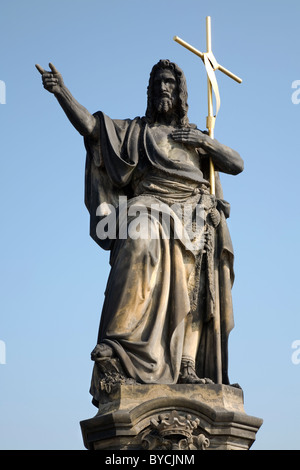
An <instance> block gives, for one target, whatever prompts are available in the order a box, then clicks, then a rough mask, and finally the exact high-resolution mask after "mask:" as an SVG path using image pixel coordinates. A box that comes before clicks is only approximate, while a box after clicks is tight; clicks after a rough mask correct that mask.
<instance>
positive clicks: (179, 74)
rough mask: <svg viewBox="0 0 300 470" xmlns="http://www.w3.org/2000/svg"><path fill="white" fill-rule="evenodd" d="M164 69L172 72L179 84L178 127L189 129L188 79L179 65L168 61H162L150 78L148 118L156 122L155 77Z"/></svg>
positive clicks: (155, 66) (156, 65)
mask: <svg viewBox="0 0 300 470" xmlns="http://www.w3.org/2000/svg"><path fill="white" fill-rule="evenodd" d="M163 69H168V70H171V72H173V73H174V76H175V79H176V82H177V89H178V109H177V113H176V114H177V115H178V125H179V126H180V127H188V126H189V120H188V116H187V112H188V104H187V97H188V93H187V86H186V79H185V76H184V73H183V71H182V70H181V69H180V68H179V67H178V65H176V64H174V63H173V62H170V61H169V60H168V59H164V60H160V61H159V62H158V63H157V64H155V65H154V67H153V68H152V70H151V73H150V78H149V85H148V89H147V110H146V118H147V120H148V122H149V123H153V122H155V118H156V109H155V107H154V100H153V94H154V91H153V90H154V88H153V83H154V77H155V75H156V73H157V72H158V71H160V70H163Z"/></svg>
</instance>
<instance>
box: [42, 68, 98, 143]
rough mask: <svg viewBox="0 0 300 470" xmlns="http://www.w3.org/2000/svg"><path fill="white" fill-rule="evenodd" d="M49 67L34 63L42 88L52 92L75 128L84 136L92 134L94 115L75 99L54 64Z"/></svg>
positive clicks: (94, 123)
mask: <svg viewBox="0 0 300 470" xmlns="http://www.w3.org/2000/svg"><path fill="white" fill-rule="evenodd" d="M49 67H50V69H51V72H50V71H46V70H44V69H43V68H42V67H41V66H40V65H38V64H37V65H36V68H37V70H38V71H39V72H40V74H41V75H42V80H43V85H44V88H45V89H46V90H47V91H49V92H50V93H53V94H54V96H55V97H56V99H57V101H58V102H59V104H60V105H61V107H62V109H63V110H64V112H65V114H66V116H67V117H68V119H69V121H70V122H71V124H72V125H73V126H74V127H75V129H76V130H77V131H78V132H79V133H80V134H81V135H82V136H84V137H86V136H92V134H93V131H94V129H95V126H96V119H95V117H94V116H93V115H92V114H91V113H90V112H89V111H88V110H87V109H86V108H84V106H82V105H81V104H80V103H78V101H76V100H75V98H74V97H73V96H72V94H71V93H70V91H69V90H68V88H67V87H66V86H65V84H64V81H63V78H62V75H61V74H60V73H59V72H58V70H57V69H56V68H55V67H54V65H53V64H51V63H50V64H49Z"/></svg>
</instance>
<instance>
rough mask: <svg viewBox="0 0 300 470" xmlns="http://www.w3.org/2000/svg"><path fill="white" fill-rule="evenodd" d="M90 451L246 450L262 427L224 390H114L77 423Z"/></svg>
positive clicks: (239, 395)
mask: <svg viewBox="0 0 300 470" xmlns="http://www.w3.org/2000/svg"><path fill="white" fill-rule="evenodd" d="M80 425H81V430H82V435H83V441H84V445H85V447H86V448H87V449H94V450H145V449H146V450H248V449H250V447H251V445H252V444H253V442H254V441H255V438H256V433H257V431H258V429H259V428H260V426H261V425H262V420H261V419H260V418H255V417H253V416H248V415H247V414H246V413H245V411H244V400H243V392H242V390H241V389H239V388H235V387H232V386H229V385H210V384H205V385H159V384H154V385H147V384H140V385H118V386H116V387H114V390H113V391H111V393H109V394H108V393H106V392H103V395H102V399H101V404H100V406H99V411H98V413H97V414H96V416H95V417H94V418H91V419H87V420H84V421H81V423H80Z"/></svg>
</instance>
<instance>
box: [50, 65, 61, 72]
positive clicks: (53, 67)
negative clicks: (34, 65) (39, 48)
mask: <svg viewBox="0 0 300 470" xmlns="http://www.w3.org/2000/svg"><path fill="white" fill-rule="evenodd" d="M49 67H50V69H51V72H52V73H59V71H58V70H57V68H56V67H55V66H54V65H53V64H52V63H51V62H49Z"/></svg>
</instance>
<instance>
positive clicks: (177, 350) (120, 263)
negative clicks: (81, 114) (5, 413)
mask: <svg viewBox="0 0 300 470" xmlns="http://www.w3.org/2000/svg"><path fill="white" fill-rule="evenodd" d="M95 117H96V120H97V130H96V138H95V136H94V138H93V139H92V138H85V147H86V150H87V159H86V175H85V203H86V206H87V208H88V210H89V213H90V235H91V237H92V238H93V239H94V240H95V241H96V243H97V244H98V245H100V246H101V247H102V248H103V249H105V250H110V252H111V254H110V265H111V271H110V275H109V279H108V282H107V288H106V291H105V300H104V305H103V309H102V315H101V321H100V327H99V335H98V343H101V342H104V343H106V344H108V345H110V346H111V347H112V349H113V351H114V353H115V354H116V356H117V357H118V358H119V359H120V362H121V364H122V367H123V369H124V370H125V372H126V374H127V376H128V377H131V378H133V379H134V380H136V381H137V382H139V383H163V384H174V383H177V381H178V377H179V371H180V364H181V358H182V350H183V342H184V332H185V318H186V316H187V315H188V314H189V312H191V310H193V312H194V313H193V314H194V318H196V321H195V325H197V324H198V325H200V324H201V331H202V333H201V338H200V343H199V348H198V353H197V359H196V371H197V374H198V376H200V377H208V378H211V379H212V380H214V381H217V377H218V376H220V375H221V377H222V379H221V381H222V383H226V384H228V383H229V379H228V359H227V356H228V354H227V349H228V347H227V346H228V335H229V333H230V331H231V329H232V328H233V312H232V302H231V288H232V284H233V279H234V272H233V249H232V244H231V239H230V235H229V231H228V228H227V224H226V218H227V217H228V216H229V205H228V203H226V202H225V201H224V200H223V198H222V192H221V191H222V190H221V185H220V182H219V175H218V172H216V197H215V198H213V197H211V196H207V194H208V192H209V191H208V188H209V183H208V174H207V169H208V165H207V162H208V156H207V155H201V152H199V151H197V152H196V151H195V150H193V149H191V147H187V146H184V145H183V144H178V145H174V147H175V150H174V151H173V157H174V158H173V157H172V155H171V158H170V154H169V155H168V153H167V152H166V148H165V146H164V145H163V144H162V145H159V144H158V142H157V138H155V128H152V127H151V126H149V125H148V123H147V121H146V119H145V118H135V119H133V120H130V119H127V120H112V119H110V118H109V117H108V116H106V115H105V114H104V113H102V112H98V113H95ZM171 153H172V152H171ZM195 153H197V157H198V164H197V163H196V162H195V158H194V157H195ZM120 196H126V197H127V204H128V207H127V209H130V207H131V208H133V207H137V208H138V207H139V206H141V207H143V208H145V207H146V208H147V209H148V211H146V213H145V212H143V217H144V218H146V219H147V221H148V224H149V225H150V226H151V230H152V231H153V232H152V233H154V234H155V237H153V238H151V239H134V238H132V237H130V236H128V237H127V238H122V237H120V236H118V235H119V232H118V231H117V236H116V238H115V239H109V238H106V239H100V238H99V236H98V234H97V225H98V223H99V221H100V220H101V217H103V216H105V215H106V214H103V213H101V211H99V206H102V207H105V206H103V203H106V204H108V205H111V206H110V207H112V206H113V207H116V208H117V210H118V204H119V201H120V199H119V197H120ZM201 198H202V199H201ZM203 198H204V199H205V198H206V199H205V200H206V206H205V207H206V211H208V210H210V207H212V206H213V205H214V206H216V207H217V208H218V211H219V213H220V223H219V225H218V227H217V228H216V230H215V234H216V240H217V243H216V245H215V249H216V250H217V252H215V253H214V263H215V268H216V270H217V273H218V275H217V278H216V279H217V284H218V285H216V286H215V292H214V295H215V296H217V297H218V298H217V299H214V302H213V304H212V305H213V308H212V309H211V308H210V309H208V310H210V311H208V310H207V305H208V302H207V298H206V296H207V289H206V284H207V273H206V272H205V270H207V269H208V266H207V265H205V263H204V262H203V259H202V258H201V259H202V265H201V269H200V271H201V272H200V275H199V276H198V278H197V276H196V275H195V266H196V264H197V259H199V254H201V253H202V252H203V247H202V248H201V247H200V245H201V243H200V240H199V239H198V240H197V237H196V240H195V241H194V243H193V244H192V245H189V244H187V243H186V239H185V237H184V236H181V237H177V238H176V237H174V236H171V237H168V236H166V233H165V227H164V225H163V223H161V219H159V217H155V216H153V214H152V213H150V207H151V205H153V204H154V203H157V202H158V201H160V202H163V203H165V204H166V205H167V206H170V205H171V203H174V201H175V202H179V203H180V204H186V203H190V204H194V205H195V204H197V203H199V202H202V201H203V200H204V199H203ZM210 204H211V206H210ZM129 212H130V211H129V210H128V214H129ZM173 215H174V218H176V214H173ZM131 221H132V218H131V217H130V216H128V218H127V219H126V223H127V226H128V225H129V224H130V222H131ZM149 225H148V226H149ZM119 230H120V227H119ZM173 235H174V233H173ZM197 243H198V244H199V247H200V248H199V247H198V249H197ZM197 257H198V258H197ZM197 283H199V285H197ZM203 286H204V287H203ZM195 292H197V295H196V297H195V296H194V297H193V295H194V294H195ZM194 298H196V305H195V302H194V305H192V303H193V299H194ZM204 298H205V301H204ZM216 323H217V324H218V328H219V333H220V347H221V357H220V358H218V359H216V353H215V341H216V340H215V334H214V326H215V324H216ZM96 367H97V366H96V364H95V366H94V373H93V377H92V384H91V390H90V391H91V394H92V395H93V397H94V402H95V403H97V402H98V399H99V396H98V384H97V377H98V375H97V370H96Z"/></svg>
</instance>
